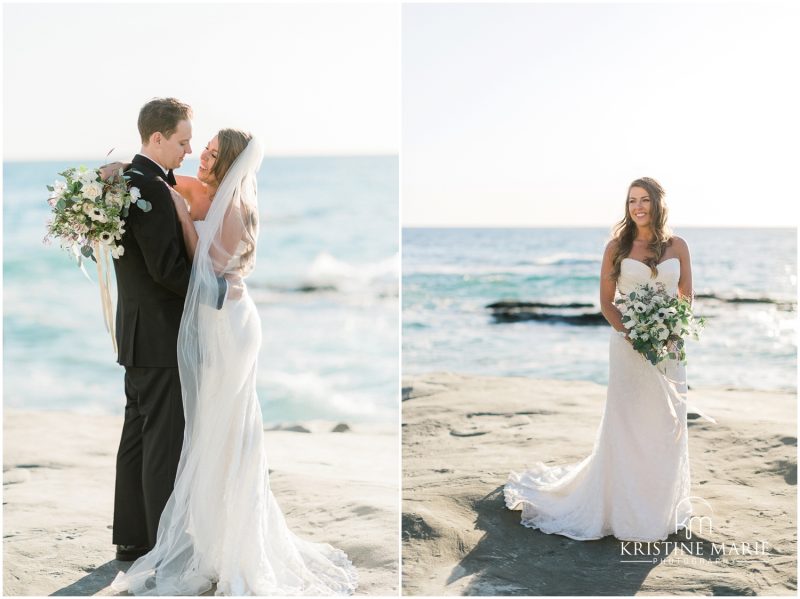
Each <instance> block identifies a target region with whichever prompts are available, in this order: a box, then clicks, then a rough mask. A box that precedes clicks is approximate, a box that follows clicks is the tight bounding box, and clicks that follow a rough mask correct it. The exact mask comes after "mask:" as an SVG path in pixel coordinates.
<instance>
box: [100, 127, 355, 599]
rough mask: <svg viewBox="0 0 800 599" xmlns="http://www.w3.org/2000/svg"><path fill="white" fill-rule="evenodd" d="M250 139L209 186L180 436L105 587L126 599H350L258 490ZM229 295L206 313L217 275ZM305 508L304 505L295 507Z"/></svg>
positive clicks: (322, 555)
mask: <svg viewBox="0 0 800 599" xmlns="http://www.w3.org/2000/svg"><path fill="white" fill-rule="evenodd" d="M261 157H262V153H261V149H260V147H259V146H258V144H257V141H256V140H251V141H250V143H249V144H248V146H247V148H246V149H245V150H244V152H242V154H241V155H240V156H239V157H238V158H237V159H236V161H235V162H234V164H233V165H232V167H231V168H230V170H229V172H228V174H227V175H226V176H225V179H224V180H223V182H222V184H221V185H220V187H219V189H218V191H217V193H216V195H215V198H214V202H213V203H212V207H211V209H210V210H209V212H208V215H207V216H206V220H205V221H203V222H202V223H197V231H198V234H199V239H198V245H197V249H196V252H195V257H194V262H193V267H192V278H191V281H190V284H189V293H188V295H187V299H186V304H185V307H184V314H183V319H182V320H181V329H180V334H179V339H178V350H179V351H178V363H179V369H180V375H181V386H182V391H183V400H184V413H185V416H186V428H185V431H184V442H183V449H182V452H181V459H180V463H179V466H178V474H177V477H176V480H175V487H174V490H173V493H172V495H171V496H170V498H169V501H168V502H167V505H166V507H165V509H164V512H163V513H162V515H161V519H160V521H159V527H158V535H157V540H156V545H155V547H154V548H153V549H152V550H151V551H150V552H149V553H148V554H146V555H144V556H142V557H141V558H139V559H138V560H137V561H136V562H135V563H134V564H133V565H132V566H131V568H130V569H129V570H128V572H127V573H124V574H123V573H120V574H119V575H118V576H117V578H116V580H115V581H114V583H113V584H112V588H113V589H114V590H116V591H128V592H130V593H133V594H137V595H199V594H202V593H204V592H206V591H208V590H209V589H210V588H211V587H212V585H213V584H216V585H217V588H216V594H217V595H339V594H351V593H352V592H353V591H354V590H355V588H356V584H357V573H356V570H355V568H354V567H353V565H352V564H351V563H350V561H349V560H348V559H347V556H346V555H345V554H344V553H343V552H342V551H339V550H338V549H335V548H333V547H331V546H330V545H327V544H325V543H312V542H309V541H304V540H302V539H300V538H298V537H297V536H295V535H294V534H293V533H292V532H291V531H290V530H289V528H288V527H287V525H286V521H285V520H284V516H283V513H282V512H281V509H280V507H279V506H278V504H277V502H276V500H275V497H274V496H273V494H272V491H271V490H270V486H269V474H268V473H269V470H268V466H267V458H266V454H265V451H264V431H263V421H262V417H261V408H260V405H259V402H258V397H257V396H256V369H257V360H258V352H259V348H260V345H261V322H260V320H259V316H258V311H257V310H256V306H255V304H254V303H253V300H252V299H251V298H250V296H249V294H248V293H247V288H246V286H245V285H244V283H243V279H244V277H246V276H247V275H248V274H249V272H250V271H251V270H252V268H253V266H254V260H255V258H254V257H255V243H256V238H257V233H258V224H257V214H258V210H257V206H256V190H255V172H256V171H257V169H258V165H260V163H261ZM220 276H224V277H225V278H226V279H227V280H228V281H229V283H230V284H232V285H233V286H232V287H231V288H230V291H229V292H228V295H227V297H226V299H225V301H224V303H223V305H222V308H221V309H217V308H216V306H217V298H218V293H219V287H218V278H219V277H220ZM305 507H306V506H304V508H305Z"/></svg>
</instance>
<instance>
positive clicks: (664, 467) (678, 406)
mask: <svg viewBox="0 0 800 599" xmlns="http://www.w3.org/2000/svg"><path fill="white" fill-rule="evenodd" d="M679 278H680V261H679V260H678V259H677V258H670V259H668V260H665V261H664V262H662V263H661V264H660V265H659V266H658V276H657V277H656V278H655V279H652V278H651V271H650V267H649V266H647V265H645V264H644V263H643V262H639V261H638V260H633V259H631V258H625V259H624V260H623V262H622V265H621V272H620V276H619V279H618V281H617V289H618V291H619V292H620V293H622V294H628V293H629V292H630V291H632V290H633V289H634V288H635V287H636V286H637V285H640V284H642V283H646V282H654V281H660V282H662V283H664V285H665V286H666V289H667V292H669V293H671V294H673V295H674V294H676V293H677V288H678V279H679ZM665 376H666V377H668V378H669V379H671V380H672V381H673V384H674V383H675V382H677V384H674V386H671V385H670V384H669V383H668V382H667V381H666V379H665ZM685 393H686V371H685V366H684V365H683V364H681V363H680V362H678V361H676V360H667V361H665V362H662V363H661V364H659V366H658V367H655V366H653V365H652V364H650V362H648V361H647V360H646V359H645V358H644V357H643V356H642V355H641V354H639V353H638V352H636V351H635V350H634V349H633V347H632V346H631V345H630V343H629V342H628V341H626V340H625V339H624V338H623V337H621V336H620V335H618V334H617V333H616V332H615V331H612V333H611V340H610V348H609V376H608V395H607V398H606V404H605V410H604V413H603V417H602V420H601V422H600V428H599V431H598V433H597V437H596V440H595V444H594V449H593V450H592V453H591V455H589V456H588V457H587V458H585V459H584V460H583V461H581V462H579V463H577V464H571V465H566V466H545V465H544V464H543V463H541V462H537V463H536V465H535V466H534V467H533V468H531V469H529V470H527V471H525V472H521V473H516V472H512V473H511V474H510V476H509V478H508V482H507V484H506V485H505V503H506V506H507V507H508V509H512V510H522V517H521V523H522V524H523V525H524V526H527V527H529V528H536V529H539V530H541V531H542V532H545V533H548V534H550V533H555V534H560V535H564V536H567V537H570V538H572V539H577V540H590V539H599V538H602V537H604V536H607V535H614V536H615V537H617V538H619V539H622V540H631V541H656V540H664V539H666V538H667V536H668V535H670V534H672V533H674V532H677V530H679V529H681V528H684V526H685V524H686V523H687V522H688V519H689V517H690V516H691V509H692V508H691V504H690V502H689V494H690V476H689V449H688V442H687V438H688V431H687V430H686V403H685V401H683V400H682V398H681V396H680V394H685ZM670 404H672V409H673V410H674V415H673V412H672V411H671V410H670Z"/></svg>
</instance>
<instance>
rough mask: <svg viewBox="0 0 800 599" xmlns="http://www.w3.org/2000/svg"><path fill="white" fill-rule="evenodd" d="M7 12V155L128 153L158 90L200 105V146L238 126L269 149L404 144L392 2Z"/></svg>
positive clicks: (12, 8)
mask: <svg viewBox="0 0 800 599" xmlns="http://www.w3.org/2000/svg"><path fill="white" fill-rule="evenodd" d="M3 13H4V15H3V16H4V19H3V20H4V23H3V51H4V57H3V69H4V82H3V126H4V133H3V152H4V155H3V157H4V160H50V159H72V158H80V159H85V158H97V159H100V160H102V159H103V158H104V157H105V155H106V153H107V152H108V150H110V149H111V148H116V149H117V150H116V151H115V153H114V154H113V155H112V156H118V157H124V156H126V155H132V154H133V153H134V152H135V151H137V150H138V149H139V145H140V144H139V137H138V132H137V129H136V119H137V116H138V112H139V109H140V107H141V106H142V105H143V104H144V103H145V102H147V101H148V100H150V99H152V98H154V97H163V96H174V97H177V98H179V99H181V100H182V101H185V102H187V103H188V104H190V105H191V106H192V107H193V109H194V121H193V124H194V136H193V142H194V146H195V148H202V147H203V146H204V145H205V143H206V142H207V141H208V140H209V139H210V138H211V137H213V134H214V133H215V132H216V131H217V130H218V129H220V128H223V127H240V128H243V129H247V130H250V131H253V132H254V133H256V134H258V135H260V136H261V137H262V139H263V140H264V145H265V151H266V153H267V154H268V155H321V154H333V155H346V154H396V153H397V152H398V151H399V144H400V132H399V116H400V73H399V64H400V10H399V7H398V6H397V5H391V4H379V5H365V4H324V5H320V4H307V3H286V4H224V5H223V4H198V3H183V4H154V3H153V4H135V5H134V4H103V3H94V4H67V3H63V4H4V6H3ZM195 154H196V156H197V155H199V153H198V152H195ZM196 156H195V157H196Z"/></svg>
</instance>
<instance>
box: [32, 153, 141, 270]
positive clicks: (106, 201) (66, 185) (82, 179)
mask: <svg viewBox="0 0 800 599" xmlns="http://www.w3.org/2000/svg"><path fill="white" fill-rule="evenodd" d="M58 174H59V175H60V176H62V177H64V179H65V180H64V181H60V180H59V181H56V182H55V183H54V184H53V185H48V186H47V189H48V190H49V191H50V198H49V199H48V203H49V204H50V206H51V208H52V209H53V216H52V219H51V220H49V221H48V223H47V236H46V237H45V240H46V241H49V240H50V239H52V238H57V239H59V240H60V241H61V247H63V248H64V249H66V250H68V251H69V252H70V253H71V254H74V255H75V256H76V257H77V259H78V264H79V265H80V264H81V257H84V258H92V259H93V260H95V261H97V258H96V254H97V253H98V252H99V251H100V250H101V249H103V248H107V249H108V250H109V252H110V253H111V255H112V256H113V257H114V258H119V257H120V256H122V254H123V253H124V251H125V248H124V247H122V246H121V245H119V244H118V243H117V242H118V241H119V240H120V239H122V235H123V233H125V218H127V216H128V213H129V210H130V208H131V206H132V205H135V206H137V207H138V208H139V209H141V210H143V211H144V212H149V211H150V209H151V208H152V206H151V205H150V203H149V202H148V201H147V200H144V199H142V197H141V194H140V193H139V189H138V188H136V187H131V188H130V189H128V177H127V176H126V175H124V174H123V172H122V170H120V171H119V173H118V174H116V175H115V176H113V177H111V178H110V179H108V180H106V181H104V180H103V179H102V178H101V175H100V171H99V170H98V169H88V168H86V167H85V166H80V167H76V168H69V169H67V170H65V171H64V172H61V173H58Z"/></svg>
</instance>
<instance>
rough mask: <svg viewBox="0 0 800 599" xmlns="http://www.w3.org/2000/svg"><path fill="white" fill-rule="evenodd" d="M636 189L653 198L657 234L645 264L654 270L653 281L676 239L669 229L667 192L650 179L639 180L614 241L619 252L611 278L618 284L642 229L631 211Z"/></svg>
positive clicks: (652, 225)
mask: <svg viewBox="0 0 800 599" xmlns="http://www.w3.org/2000/svg"><path fill="white" fill-rule="evenodd" d="M634 187H641V188H642V189H644V190H645V191H647V195H648V196H650V230H651V231H652V232H653V239H652V240H651V241H650V244H649V245H648V250H649V253H650V257H649V258H647V259H646V260H644V263H645V264H647V266H649V267H650V271H651V272H652V276H653V277H655V276H656V275H657V274H658V269H657V268H656V267H657V266H658V263H659V262H660V261H661V256H663V255H664V251H665V250H666V249H667V246H668V245H669V244H670V242H671V239H672V231H670V229H669V227H668V226H667V212H668V210H667V205H666V203H665V202H664V195H666V194H665V192H664V188H663V187H661V184H660V183H659V182H658V181H656V180H655V179H651V178H650V177H642V178H641V179H636V180H635V181H634V182H633V183H631V184H630V185H628V193H627V194H626V195H625V216H624V217H623V218H622V220H621V221H619V222H618V223H617V224H616V225H615V227H614V233H613V239H615V240H616V242H617V244H616V251H615V252H614V254H613V256H612V264H613V270H612V271H611V278H612V279H613V280H614V281H616V280H617V279H618V278H619V272H620V267H621V265H622V260H623V259H624V258H627V257H628V255H629V254H630V253H631V249H632V248H633V240H634V239H636V234H637V231H638V227H637V226H636V223H635V222H634V221H633V218H631V212H630V209H629V208H628V199H629V198H630V194H631V189H632V188H634Z"/></svg>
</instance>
